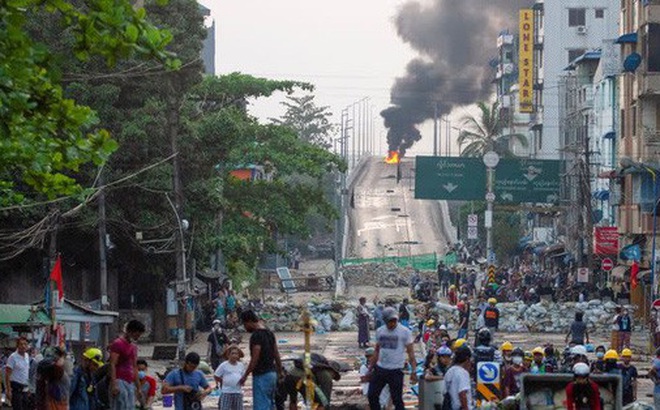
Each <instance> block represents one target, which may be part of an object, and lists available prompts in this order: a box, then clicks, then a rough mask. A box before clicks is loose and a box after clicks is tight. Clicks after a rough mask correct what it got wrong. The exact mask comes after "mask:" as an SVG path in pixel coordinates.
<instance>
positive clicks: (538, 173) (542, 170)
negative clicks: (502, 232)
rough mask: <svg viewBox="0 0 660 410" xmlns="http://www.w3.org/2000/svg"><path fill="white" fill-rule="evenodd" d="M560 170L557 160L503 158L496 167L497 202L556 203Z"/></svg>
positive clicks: (559, 163) (559, 183)
mask: <svg viewBox="0 0 660 410" xmlns="http://www.w3.org/2000/svg"><path fill="white" fill-rule="evenodd" d="M560 171H561V161H557V160H535V159H502V160H501V161H500V163H499V164H498V165H497V168H495V194H496V195H497V202H500V203H521V202H531V203H544V204H553V203H556V202H557V201H558V200H559V188H560V185H561V180H560Z"/></svg>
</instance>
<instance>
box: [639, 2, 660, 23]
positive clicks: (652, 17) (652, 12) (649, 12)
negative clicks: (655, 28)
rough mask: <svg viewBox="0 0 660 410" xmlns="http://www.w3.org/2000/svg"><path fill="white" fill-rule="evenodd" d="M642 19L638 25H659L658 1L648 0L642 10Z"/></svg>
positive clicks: (659, 3)
mask: <svg viewBox="0 0 660 410" xmlns="http://www.w3.org/2000/svg"><path fill="white" fill-rule="evenodd" d="M642 19H643V21H641V22H640V25H642V24H646V23H660V1H658V0H649V1H648V4H647V5H646V6H644V7H643V9H642Z"/></svg>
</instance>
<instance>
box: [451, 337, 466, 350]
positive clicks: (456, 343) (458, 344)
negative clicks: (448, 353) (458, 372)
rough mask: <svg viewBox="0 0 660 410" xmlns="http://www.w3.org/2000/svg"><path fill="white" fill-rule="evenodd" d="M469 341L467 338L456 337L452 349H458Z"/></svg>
mask: <svg viewBox="0 0 660 410" xmlns="http://www.w3.org/2000/svg"><path fill="white" fill-rule="evenodd" d="M465 342H467V340H465V339H456V340H454V344H453V345H452V349H454V350H456V349H458V348H459V347H461V346H463V345H464V344H465Z"/></svg>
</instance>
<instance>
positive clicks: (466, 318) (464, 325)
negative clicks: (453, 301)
mask: <svg viewBox="0 0 660 410" xmlns="http://www.w3.org/2000/svg"><path fill="white" fill-rule="evenodd" d="M457 307H458V335H457V336H456V337H457V338H462V339H465V338H467V334H468V326H469V324H470V309H469V307H468V305H467V304H466V303H465V302H458V305H457Z"/></svg>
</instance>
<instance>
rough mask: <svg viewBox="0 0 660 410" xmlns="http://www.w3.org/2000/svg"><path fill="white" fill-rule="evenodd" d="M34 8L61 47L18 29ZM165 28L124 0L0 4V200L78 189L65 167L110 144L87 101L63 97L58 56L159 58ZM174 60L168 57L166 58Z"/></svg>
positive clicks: (98, 156)
mask: <svg viewBox="0 0 660 410" xmlns="http://www.w3.org/2000/svg"><path fill="white" fill-rule="evenodd" d="M40 14H49V15H54V16H55V15H56V16H57V19H58V22H59V24H61V26H62V27H61V28H60V30H61V31H63V32H66V33H68V38H70V40H71V41H70V44H68V46H69V47H67V48H66V49H64V50H62V49H57V48H53V47H52V45H51V44H48V43H43V42H40V41H38V40H37V39H36V37H38V36H36V35H34V32H31V31H29V30H27V29H26V26H27V23H28V21H31V20H32V19H33V18H35V17H37V16H39V15H40ZM170 40H171V35H170V33H169V32H167V31H163V30H159V29H157V28H156V27H155V26H153V25H152V24H150V23H148V22H147V20H146V12H145V10H144V9H143V8H138V9H134V8H133V6H132V5H131V3H130V1H128V0H90V1H86V2H85V4H84V6H83V5H82V4H79V3H76V2H73V1H66V0H15V1H7V2H2V4H1V5H0V50H2V58H1V59H0V107H1V108H0V163H1V164H2V166H1V167H0V204H5V205H6V204H9V203H15V202H21V201H23V200H24V199H25V196H26V195H28V194H31V193H33V192H36V193H38V194H43V195H45V196H46V197H47V198H49V199H52V198H55V197H56V196H59V195H70V194H73V193H76V192H81V191H82V189H81V187H80V185H79V184H78V183H77V181H76V180H75V178H74V177H73V176H72V174H75V173H76V172H78V171H79V170H80V169H81V167H82V166H83V165H84V164H87V163H94V164H96V165H99V164H101V163H103V162H104V161H106V160H107V159H108V157H109V155H110V154H111V153H112V152H113V151H114V150H115V149H116V147H117V145H116V143H115V142H114V141H113V140H112V139H111V138H110V135H109V133H108V132H107V131H105V130H104V129H102V128H100V126H99V118H98V116H97V115H96V113H95V112H94V111H93V110H92V109H91V108H89V107H86V106H83V105H78V104H77V103H76V101H74V100H72V99H70V98H67V97H66V96H65V93H64V91H63V88H62V86H61V67H59V66H58V62H59V61H60V60H61V59H62V58H63V57H64V58H66V57H65V56H66V55H67V54H73V55H75V57H76V58H77V59H78V60H80V61H87V60H89V59H90V58H93V57H94V56H98V57H100V58H102V59H103V60H104V61H105V63H106V64H108V65H110V66H113V65H115V64H116V63H117V61H118V60H119V59H122V58H128V57H131V56H137V55H140V56H150V57H155V58H158V59H160V60H161V61H162V60H167V59H168V57H170V56H171V55H170V54H169V53H167V52H165V51H164V47H165V45H166V44H167V43H168V42H169V41H170ZM168 62H169V64H170V65H171V66H176V64H177V63H176V60H168Z"/></svg>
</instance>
